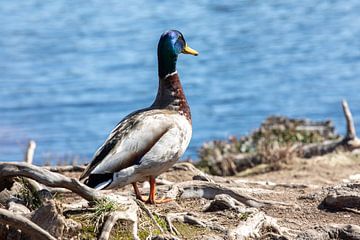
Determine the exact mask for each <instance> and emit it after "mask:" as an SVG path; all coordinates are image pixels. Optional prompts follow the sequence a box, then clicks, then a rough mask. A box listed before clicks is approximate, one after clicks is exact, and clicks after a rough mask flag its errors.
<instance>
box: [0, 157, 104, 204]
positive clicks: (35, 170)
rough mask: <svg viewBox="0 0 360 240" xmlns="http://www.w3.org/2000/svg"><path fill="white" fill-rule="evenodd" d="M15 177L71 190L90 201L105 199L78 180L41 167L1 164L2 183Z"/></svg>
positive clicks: (0, 175) (25, 164) (0, 176)
mask: <svg viewBox="0 0 360 240" xmlns="http://www.w3.org/2000/svg"><path fill="white" fill-rule="evenodd" d="M15 176H22V177H27V178H31V179H34V180H35V181H37V182H39V183H42V184H44V185H46V186H50V187H60V188H66V189H69V190H71V191H72V192H74V193H76V194H78V195H79V196H81V197H83V198H84V199H86V200H88V201H94V200H100V199H102V198H104V196H103V195H102V194H101V193H100V192H98V191H96V190H94V189H92V188H89V187H88V186H86V185H85V184H83V183H81V182H80V181H78V180H77V179H74V178H68V177H66V176H64V175H61V174H58V173H53V172H50V171H48V170H46V169H43V168H41V167H37V166H34V165H30V164H27V163H7V162H0V181H2V180H4V179H7V178H11V177H15Z"/></svg>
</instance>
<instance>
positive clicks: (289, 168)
mask: <svg viewBox="0 0 360 240" xmlns="http://www.w3.org/2000/svg"><path fill="white" fill-rule="evenodd" d="M259 169H260V170H259ZM261 169H262V167H261V166H259V167H256V168H254V169H252V170H251V171H247V172H246V174H244V173H241V174H239V175H241V177H239V176H233V177H216V176H210V177H211V178H212V179H213V180H214V181H215V183H217V182H219V183H221V184H224V185H226V186H228V187H233V188H239V189H242V190H243V191H245V192H246V194H248V195H250V196H251V197H254V198H256V199H260V200H269V201H277V202H284V203H287V204H289V206H278V207H263V208H260V209H259V210H260V211H263V212H265V214H266V215H268V216H270V217H273V218H275V219H276V220H277V223H278V225H279V226H280V227H281V228H282V229H283V230H285V231H286V232H287V233H288V234H290V236H296V235H297V234H298V233H300V232H302V231H304V230H307V229H311V228H314V227H316V226H325V225H328V224H356V225H360V214H357V213H354V212H348V211H337V212H331V211H327V210H325V209H322V208H321V202H322V201H323V199H324V197H325V196H326V194H327V188H329V187H331V186H336V185H339V184H344V183H347V182H350V181H355V180H359V179H360V153H333V154H328V155H325V156H321V157H314V158H311V159H299V158H296V159H293V160H291V161H288V163H286V164H283V165H282V166H281V169H280V170H278V171H271V172H263V171H262V170H261ZM71 175H72V177H76V175H77V174H75V175H74V174H71ZM244 175H245V176H244ZM193 176H194V173H193V172H191V171H188V170H186V169H170V170H169V171H168V172H166V173H164V174H162V175H161V176H159V177H158V180H159V183H161V182H165V183H166V182H167V184H165V185H161V184H158V195H159V196H162V195H166V193H167V192H168V191H169V189H170V188H171V185H172V184H171V183H179V182H185V181H190V180H192V179H193ZM139 186H140V190H141V191H142V192H143V193H144V194H147V192H148V184H147V183H146V182H145V183H143V184H139ZM115 191H116V192H121V193H122V194H124V195H128V196H129V195H130V196H133V190H132V187H131V186H127V187H125V188H123V189H118V190H115ZM68 197H70V196H68ZM68 197H67V196H63V198H62V199H63V200H64V202H68V203H69V201H68V200H69V199H72V198H71V197H70V198H68ZM76 198H77V197H76ZM77 199H78V198H77ZM74 200H75V199H72V200H71V201H74ZM71 201H70V202H71ZM211 201H212V200H209V199H205V198H197V199H177V200H175V201H172V202H170V203H167V204H160V205H147V207H148V209H149V210H150V211H151V212H152V213H154V214H157V215H158V216H163V217H165V216H166V215H167V214H171V213H186V214H188V215H190V216H194V217H196V218H198V219H201V220H204V221H206V222H208V223H210V224H214V226H220V227H223V228H224V229H232V228H236V227H237V226H239V225H241V224H242V222H243V221H246V218H247V215H244V214H239V213H237V212H234V211H231V210H221V211H213V212H204V208H206V206H207V205H208V204H209V203H210V202H211ZM142 224H144V223H141V222H140V223H139V229H140V230H141V228H142ZM174 225H175V227H176V228H177V229H178V231H179V235H178V237H179V238H180V239H202V240H203V239H229V238H228V237H227V236H226V234H224V232H221V231H218V230H216V229H210V228H204V227H199V226H193V225H188V224H180V223H175V224H174ZM118 236H119V234H117V237H116V238H112V239H126V238H121V237H120V238H119V237H118ZM288 236H289V235H288ZM140 239H142V237H140ZM144 239H145V238H144ZM253 239H256V238H253ZM270 239H271V238H270ZM289 239H292V237H290V238H289Z"/></svg>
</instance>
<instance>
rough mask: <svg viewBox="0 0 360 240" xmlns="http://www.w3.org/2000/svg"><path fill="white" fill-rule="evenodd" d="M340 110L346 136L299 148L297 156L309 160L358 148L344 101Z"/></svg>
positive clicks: (349, 114) (358, 142) (352, 122)
mask: <svg viewBox="0 0 360 240" xmlns="http://www.w3.org/2000/svg"><path fill="white" fill-rule="evenodd" d="M342 108H343V112H344V116H345V121H346V134H345V136H344V137H343V138H341V139H338V140H334V141H327V142H323V143H320V144H308V145H305V146H301V147H300V148H299V150H298V152H299V156H300V157H304V158H311V157H313V156H320V155H324V154H327V153H331V152H334V151H336V150H337V149H338V148H345V149H349V150H354V149H356V148H360V140H359V139H358V138H357V136H356V130H355V124H354V120H353V117H352V114H351V111H350V108H349V105H348V103H347V101H346V100H343V101H342Z"/></svg>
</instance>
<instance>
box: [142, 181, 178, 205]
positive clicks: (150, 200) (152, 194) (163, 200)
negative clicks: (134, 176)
mask: <svg viewBox="0 0 360 240" xmlns="http://www.w3.org/2000/svg"><path fill="white" fill-rule="evenodd" d="M149 183H150V193H149V198H148V199H147V201H146V203H150V204H155V203H167V202H170V201H172V199H171V198H161V199H156V197H155V195H156V182H155V177H153V176H151V177H150V179H149Z"/></svg>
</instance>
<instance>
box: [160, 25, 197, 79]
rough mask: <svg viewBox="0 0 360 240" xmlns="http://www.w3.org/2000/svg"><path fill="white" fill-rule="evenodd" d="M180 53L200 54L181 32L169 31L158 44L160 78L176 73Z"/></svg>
mask: <svg viewBox="0 0 360 240" xmlns="http://www.w3.org/2000/svg"><path fill="white" fill-rule="evenodd" d="M180 53H184V54H191V55H194V56H197V55H198V54H199V53H198V52H197V51H195V50H194V49H192V48H190V47H189V46H188V45H187V43H186V41H185V39H184V36H183V35H182V33H181V32H179V31H177V30H169V31H166V32H164V33H163V34H162V35H161V37H160V40H159V44H158V61H159V77H160V78H164V77H165V76H166V75H167V74H170V73H173V72H175V71H176V61H177V56H178V55H179V54H180Z"/></svg>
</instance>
